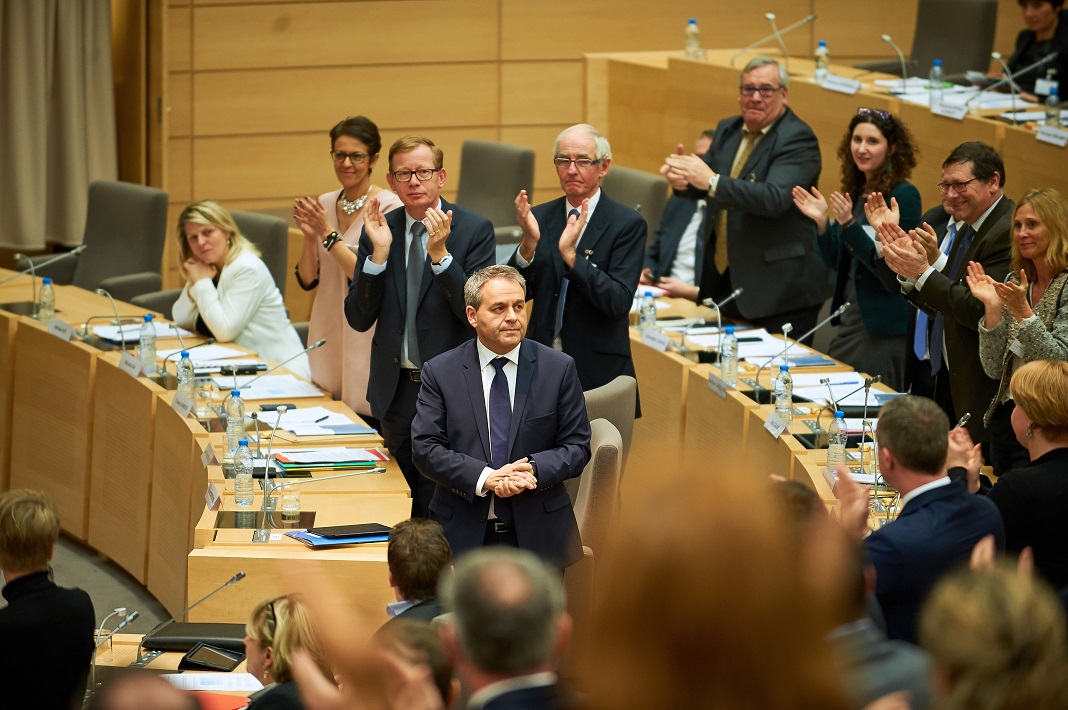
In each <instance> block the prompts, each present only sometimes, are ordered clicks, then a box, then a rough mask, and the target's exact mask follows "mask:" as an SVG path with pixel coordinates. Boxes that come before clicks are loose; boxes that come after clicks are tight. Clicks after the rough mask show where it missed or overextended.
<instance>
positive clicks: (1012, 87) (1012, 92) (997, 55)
mask: <svg viewBox="0 0 1068 710" xmlns="http://www.w3.org/2000/svg"><path fill="white" fill-rule="evenodd" d="M990 58H991V59H993V60H994V61H995V62H997V63H998V64H1000V65H1001V68H1002V69H1003V70H1004V71H1005V78H1006V79H1007V80H1008V84H1009V96H1010V97H1012V98H1011V101H1012V125H1014V126H1015V125H1016V92H1017V91H1018V90H1019V87H1018V86H1017V85H1016V76H1015V75H1014V74H1013V73H1012V69H1009V65H1008V64H1006V63H1005V60H1004V59H1002V58H1001V52H991V53H990Z"/></svg>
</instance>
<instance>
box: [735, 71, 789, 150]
mask: <svg viewBox="0 0 1068 710" xmlns="http://www.w3.org/2000/svg"><path fill="white" fill-rule="evenodd" d="M789 92H790V74H789V72H787V71H786V69H785V68H784V67H783V65H782V64H781V63H780V62H779V60H777V59H775V58H773V57H767V56H761V57H754V58H753V59H750V60H749V63H748V64H746V65H745V68H744V69H742V76H741V79H740V83H739V85H738V105H739V106H740V107H741V109H742V121H743V122H744V123H745V127H746V129H748V130H749V131H751V132H753V133H757V132H759V131H762V130H764V129H765V128H767V127H768V126H770V125H771V124H773V123H775V121H777V120H779V117H780V116H782V114H783V112H785V111H786V102H787V98H788V95H789Z"/></svg>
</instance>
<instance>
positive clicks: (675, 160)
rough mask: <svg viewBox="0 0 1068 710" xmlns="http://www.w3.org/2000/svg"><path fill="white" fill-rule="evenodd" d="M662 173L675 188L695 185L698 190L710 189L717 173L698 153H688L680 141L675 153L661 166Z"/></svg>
mask: <svg viewBox="0 0 1068 710" xmlns="http://www.w3.org/2000/svg"><path fill="white" fill-rule="evenodd" d="M660 174H661V175H663V176H664V177H665V178H667V181H668V183H670V184H671V188H672V189H673V190H685V189H686V187H687V185H693V186H694V187H696V188H697V189H698V190H704V191H706V192H707V191H708V189H709V187H710V186H711V184H712V176H713V175H715V173H714V172H713V171H712V168H710V167H709V166H708V163H706V162H705V161H704V159H702V158H701V156H699V155H697V153H690V154H687V153H686V149H685V148H684V147H683V146H682V144H681V143H680V144H679V146H678V148H677V149H676V150H675V155H669V156H668V157H667V158H665V159H664V164H663V165H661V166H660Z"/></svg>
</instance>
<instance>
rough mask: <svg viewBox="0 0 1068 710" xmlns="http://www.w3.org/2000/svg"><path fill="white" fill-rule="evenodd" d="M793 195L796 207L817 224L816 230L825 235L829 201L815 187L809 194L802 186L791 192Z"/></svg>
mask: <svg viewBox="0 0 1068 710" xmlns="http://www.w3.org/2000/svg"><path fill="white" fill-rule="evenodd" d="M791 195H792V196H793V198H794V205H796V206H797V209H798V210H800V211H801V214H803V215H805V216H806V217H808V218H809V219H811V220H812V221H813V222H815V223H816V229H817V230H819V233H820V234H823V232H824V231H825V230H826V229H827V212H828V207H827V199H826V198H825V197H824V196H823V195H821V194H820V191H819V190H817V189H816V188H815V187H813V188H812V192H809V191H808V190H806V189H805V188H803V187H801V186H800V185H798V186H797V187H795V188H794V189H793V190H792V191H791Z"/></svg>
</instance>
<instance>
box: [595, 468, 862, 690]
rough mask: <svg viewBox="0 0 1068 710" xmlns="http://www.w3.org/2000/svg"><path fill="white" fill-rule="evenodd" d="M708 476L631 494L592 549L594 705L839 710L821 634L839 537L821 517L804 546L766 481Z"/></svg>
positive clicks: (832, 621) (837, 570) (828, 615)
mask: <svg viewBox="0 0 1068 710" xmlns="http://www.w3.org/2000/svg"><path fill="white" fill-rule="evenodd" d="M713 473H714V472H713V471H701V472H700V475H693V476H688V477H687V478H685V480H682V481H679V482H678V485H673V486H672V487H671V490H664V491H662V492H659V493H657V494H654V495H651V496H649V497H648V498H646V499H644V500H642V501H640V502H637V503H636V504H635V505H634V506H633V507H632V508H631V509H630V512H628V514H627V516H625V517H624V519H623V520H622V521H621V524H620V527H619V529H617V530H616V531H615V532H614V533H613V544H612V545H611V547H610V548H609V549H607V550H606V551H604V552H603V553H602V552H601V551H598V553H597V565H598V588H599V589H601V590H604V593H603V595H602V597H601V599H600V600H599V606H598V610H597V614H596V616H597V618H596V622H595V624H594V631H593V634H592V646H593V648H592V649H591V651H590V652H589V653H588V654H587V655H586V657H585V659H584V660H586V661H587V672H586V673H585V676H584V679H583V683H584V686H585V687H587V688H588V689H589V691H590V692H589V697H588V699H589V707H591V708H594V709H600V708H612V710H631V709H634V710H637V709H638V708H642V709H644V708H651V707H691V706H694V705H695V700H697V699H699V700H697V702H696V705H698V706H701V707H715V708H776V709H777V710H793V709H800V708H813V709H815V708H821V709H823V710H826V709H828V708H841V707H845V702H846V701H845V696H844V690H843V688H842V687H841V683H840V680H839V679H838V677H837V671H836V670H835V668H836V666H835V663H834V656H833V654H832V651H831V649H830V647H829V645H828V642H827V638H826V635H827V633H828V631H829V630H830V629H831V628H833V626H834V625H836V623H837V619H836V618H834V617H833V615H832V614H833V612H832V606H834V604H836V603H837V599H835V597H836V596H837V595H838V594H839V592H838V587H839V584H840V581H841V579H842V575H843V571H842V568H841V554H842V552H843V550H844V549H845V548H844V547H843V545H845V543H846V541H845V540H844V536H842V535H841V533H840V531H838V530H836V529H835V526H834V525H833V524H832V523H831V522H830V521H829V520H828V519H827V517H826V516H817V517H814V518H813V519H812V520H813V523H812V527H811V528H810V530H809V533H808V535H805V536H804V539H803V541H802V542H801V543H800V544H799V542H798V540H796V539H794V531H795V528H794V526H793V525H784V524H783V514H782V507H781V506H780V505H777V502H776V501H775V497H774V495H769V494H768V493H767V490H766V487H764V486H761V484H759V483H758V482H756V481H746V480H738V479H732V480H723V479H722V478H719V477H716V476H715V475H712V474H713ZM679 491H684V492H685V493H684V495H679ZM800 507H801V508H807V505H802V506H800ZM799 548H804V550H799Z"/></svg>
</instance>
